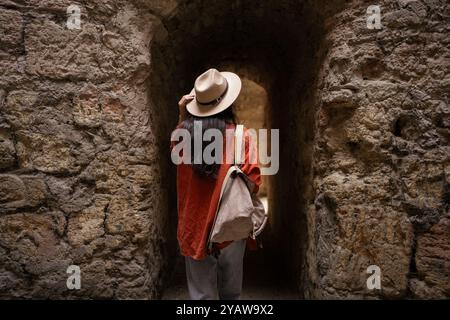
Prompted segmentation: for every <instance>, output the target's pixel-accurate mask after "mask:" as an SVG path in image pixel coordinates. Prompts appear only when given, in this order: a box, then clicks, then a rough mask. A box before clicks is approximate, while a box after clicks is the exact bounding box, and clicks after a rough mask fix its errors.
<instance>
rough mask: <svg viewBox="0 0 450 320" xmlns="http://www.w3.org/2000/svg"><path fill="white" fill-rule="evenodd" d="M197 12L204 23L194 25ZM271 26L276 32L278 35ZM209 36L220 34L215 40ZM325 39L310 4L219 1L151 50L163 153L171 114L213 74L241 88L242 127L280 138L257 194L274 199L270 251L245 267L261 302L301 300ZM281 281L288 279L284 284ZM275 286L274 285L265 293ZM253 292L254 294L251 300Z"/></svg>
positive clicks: (238, 111)
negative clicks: (271, 170)
mask: <svg viewBox="0 0 450 320" xmlns="http://www.w3.org/2000/svg"><path fill="white" fill-rule="evenodd" d="M254 10H256V11H257V14H255V11H254ZM194 13H195V15H196V16H198V15H201V18H200V19H198V20H192V16H193V15H194ZM236 13H239V15H238V16H236ZM227 17H235V19H229V18H227ZM272 24H276V25H277V26H278V28H277V29H276V30H274V29H273V28H272V27H271V25H272ZM207 30H213V34H211V33H210V32H207ZM322 35H323V31H322V27H321V20H320V18H319V17H318V16H317V15H316V14H315V13H314V10H313V9H312V7H311V6H310V4H300V3H298V2H295V1H293V2H284V3H279V4H277V3H275V2H270V3H269V2H268V4H267V5H263V4H260V5H258V6H257V8H255V5H254V4H250V3H246V2H242V3H236V4H234V5H232V6H229V5H225V2H218V3H216V4H215V5H211V6H208V7H203V6H201V2H192V4H190V5H187V6H182V7H180V8H179V10H177V11H176V12H174V13H173V14H172V15H170V17H168V18H167V19H166V20H165V21H163V27H161V29H160V30H157V32H156V36H155V41H154V42H153V45H152V59H153V73H152V77H151V81H150V96H151V100H152V101H153V104H154V105H155V106H160V107H159V108H152V110H154V114H153V117H154V119H156V120H157V121H158V122H159V123H161V125H160V126H158V130H159V135H160V139H161V147H162V148H164V147H165V144H166V142H167V137H168V136H170V130H171V129H172V128H173V127H174V126H175V123H176V119H177V111H176V108H175V107H173V106H176V103H177V99H178V98H179V97H180V96H181V95H183V94H186V93H188V92H190V90H191V89H192V85H193V82H194V80H195V78H196V76H198V75H199V74H201V73H202V72H203V71H204V70H206V69H208V68H217V69H218V70H223V71H232V72H235V73H237V74H239V76H240V77H241V78H242V79H244V88H243V90H242V95H241V97H240V98H239V100H238V101H237V102H236V105H235V110H234V112H235V115H236V117H237V119H238V121H239V122H240V123H244V124H245V125H246V126H247V127H248V128H254V129H259V128H268V129H278V130H279V138H280V141H279V144H280V146H282V147H281V148H280V153H279V171H278V173H277V174H276V175H274V176H266V177H264V179H263V187H262V188H261V191H260V196H266V197H267V199H268V207H269V216H270V223H269V226H268V227H267V228H266V230H265V232H264V234H263V235H262V238H263V241H264V244H265V247H264V250H260V251H261V252H256V253H252V254H249V255H248V258H247V259H246V265H245V268H246V270H247V271H246V273H247V275H248V276H247V278H248V279H247V280H246V281H248V286H246V288H247V289H246V290H250V291H246V293H245V295H249V296H251V295H254V294H257V292H258V290H259V289H258V290H257V289H256V288H260V287H261V288H264V287H267V289H261V290H263V291H261V294H262V292H273V294H274V297H276V296H277V295H279V296H290V294H288V293H287V292H288V291H286V289H284V288H285V287H288V286H292V287H294V288H296V289H295V290H297V291H298V292H301V291H302V290H301V288H302V286H303V283H304V281H303V280H302V279H303V277H304V275H303V272H304V269H305V254H306V248H307V240H306V239H307V228H308V226H307V222H306V211H307V209H306V207H307V204H308V203H311V202H313V197H314V195H313V194H312V192H311V186H312V183H311V181H312V180H311V179H312V175H311V169H310V168H311V163H312V144H313V137H314V132H313V131H314V127H313V126H314V114H315V104H314V95H313V94H312V93H313V92H314V91H315V89H314V88H315V84H316V78H315V77H316V75H317V73H318V72H317V70H318V68H319V66H320V57H321V51H320V46H321V41H322ZM161 106H164V108H161ZM156 110H157V111H156ZM269 141H270V140H269ZM166 161H167V159H166V158H163V159H161V172H162V173H163V174H164V175H165V179H164V181H167V186H166V187H167V191H168V192H167V194H168V203H169V205H168V209H169V215H168V218H167V220H166V222H165V223H166V230H167V238H168V239H169V238H170V239H174V238H175V237H176V232H175V228H176V224H177V213H176V206H175V205H174V204H176V190H175V185H174V182H175V170H174V169H175V168H173V167H170V166H168V165H167V163H166ZM286 204H289V205H288V206H286ZM171 241H172V240H171ZM172 245H173V247H172V252H176V251H177V248H176V247H177V246H176V244H175V243H173V244H172ZM252 255H253V256H252ZM173 257H174V258H173V259H174V260H173V261H172V262H170V261H169V262H168V264H167V265H168V268H170V265H173V264H174V261H175V260H176V258H175V257H176V254H174V255H173ZM261 266H263V267H261ZM276 275H286V277H284V278H282V279H277V277H276ZM176 278H177V277H175V279H176ZM268 279H270V281H271V282H272V284H270V283H267V284H265V282H266V281H267V280H268ZM175 282H176V281H175ZM260 284H261V285H260ZM172 285H173V286H175V287H176V286H177V285H176V284H175V283H173V284H171V285H169V289H167V290H169V291H167V290H166V296H167V292H170V290H171V288H170V287H171V286H172ZM277 287H279V290H280V291H279V293H276V292H278V291H277V290H278V289H277V290H275V291H274V288H277ZM252 288H255V289H254V290H256V291H254V292H253V293H252V290H253V289H252ZM175 291H177V290H175ZM299 296H302V294H300V295H299ZM268 298H269V297H268Z"/></svg>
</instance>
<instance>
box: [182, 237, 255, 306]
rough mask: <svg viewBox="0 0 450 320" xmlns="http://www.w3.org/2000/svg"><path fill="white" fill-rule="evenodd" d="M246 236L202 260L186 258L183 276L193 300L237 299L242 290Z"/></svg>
mask: <svg viewBox="0 0 450 320" xmlns="http://www.w3.org/2000/svg"><path fill="white" fill-rule="evenodd" d="M245 246H246V239H242V240H237V241H233V242H232V243H230V244H229V245H228V246H226V247H225V248H223V249H222V250H220V254H219V256H218V257H217V258H216V257H214V256H212V255H209V256H207V257H206V258H204V259H202V260H195V259H192V258H191V257H186V258H185V259H186V278H187V284H188V290H189V295H190V297H191V299H192V300H216V299H217V298H219V299H221V300H238V299H239V296H240V295H241V290H242V274H243V261H244V253H245Z"/></svg>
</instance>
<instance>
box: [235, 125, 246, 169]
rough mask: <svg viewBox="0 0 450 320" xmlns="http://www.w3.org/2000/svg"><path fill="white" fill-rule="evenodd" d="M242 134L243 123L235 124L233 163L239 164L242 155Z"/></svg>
mask: <svg viewBox="0 0 450 320" xmlns="http://www.w3.org/2000/svg"><path fill="white" fill-rule="evenodd" d="M243 135H244V125H242V124H237V125H236V129H235V131H234V164H241V163H242V162H241V157H242V154H241V152H242V136H243Z"/></svg>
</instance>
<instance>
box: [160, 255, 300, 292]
mask: <svg viewBox="0 0 450 320" xmlns="http://www.w3.org/2000/svg"><path fill="white" fill-rule="evenodd" d="M265 266H266V267H265ZM280 274H281V273H280V272H279V271H276V270H275V269H274V268H273V266H267V265H266V264H264V261H262V256H261V254H260V253H258V252H247V253H246V257H245V261H244V284H243V289H242V295H241V299H243V300H296V299H300V296H299V293H298V292H297V291H296V289H295V288H292V287H290V286H289V283H290V282H289V281H287V280H283V279H280ZM291 283H292V282H291ZM162 299H163V300H183V299H189V294H188V291H187V285H186V276H185V270H184V260H183V259H182V258H180V259H179V260H178V263H177V266H176V270H175V273H174V276H173V278H172V281H171V283H169V286H168V288H167V289H166V290H165V291H164V293H163V296H162Z"/></svg>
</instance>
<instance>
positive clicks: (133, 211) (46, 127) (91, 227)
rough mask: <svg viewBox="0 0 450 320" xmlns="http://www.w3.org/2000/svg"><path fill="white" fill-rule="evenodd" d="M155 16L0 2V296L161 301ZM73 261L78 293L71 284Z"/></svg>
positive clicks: (113, 5)
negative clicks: (73, 24)
mask: <svg viewBox="0 0 450 320" xmlns="http://www.w3.org/2000/svg"><path fill="white" fill-rule="evenodd" d="M70 4H78V5H79V7H80V8H81V13H82V16H81V29H80V30H69V29H68V28H67V27H66V21H67V18H66V9H67V7H68V6H69V5H70ZM154 21H155V18H154V17H153V16H152V15H151V14H150V13H149V10H142V12H140V11H139V10H138V8H136V7H135V6H134V5H132V4H131V3H127V2H126V1H80V2H73V1H63V0H61V1H4V0H2V1H0V28H1V29H0V30H1V31H0V38H1V40H0V44H1V46H0V65H1V66H0V68H1V75H0V103H1V108H0V137H1V138H0V150H1V155H0V170H1V174H0V235H1V236H0V297H3V298H6V297H23V298H28V297H32V298H60V297H71V296H76V297H82V298H90V297H93V298H153V297H157V296H158V294H159V290H160V289H159V288H160V283H161V274H162V269H163V267H164V262H163V255H164V259H165V258H167V257H166V253H165V252H166V251H165V250H166V249H165V246H166V238H167V237H166V236H164V219H165V218H164V216H163V215H159V214H158V213H159V212H161V211H162V212H165V211H167V210H166V209H165V207H164V206H165V205H166V204H165V203H163V200H164V195H163V194H162V193H164V189H163V188H162V187H161V179H162V174H161V170H160V168H159V166H160V164H159V158H160V152H159V149H158V141H156V138H155V134H154V131H156V130H157V129H156V128H155V127H156V126H157V124H156V123H154V122H152V115H151V104H150V103H149V100H148V89H147V88H148V86H147V83H146V82H145V81H146V79H147V78H148V76H149V74H150V51H149V45H150V41H151V38H152V34H153V33H152V30H153V26H154V24H153V22H154ZM72 264H74V265H78V266H80V269H81V276H82V285H81V290H74V291H69V290H68V289H67V288H66V279H67V277H68V276H69V275H68V274H66V269H67V267H68V266H69V265H72Z"/></svg>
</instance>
